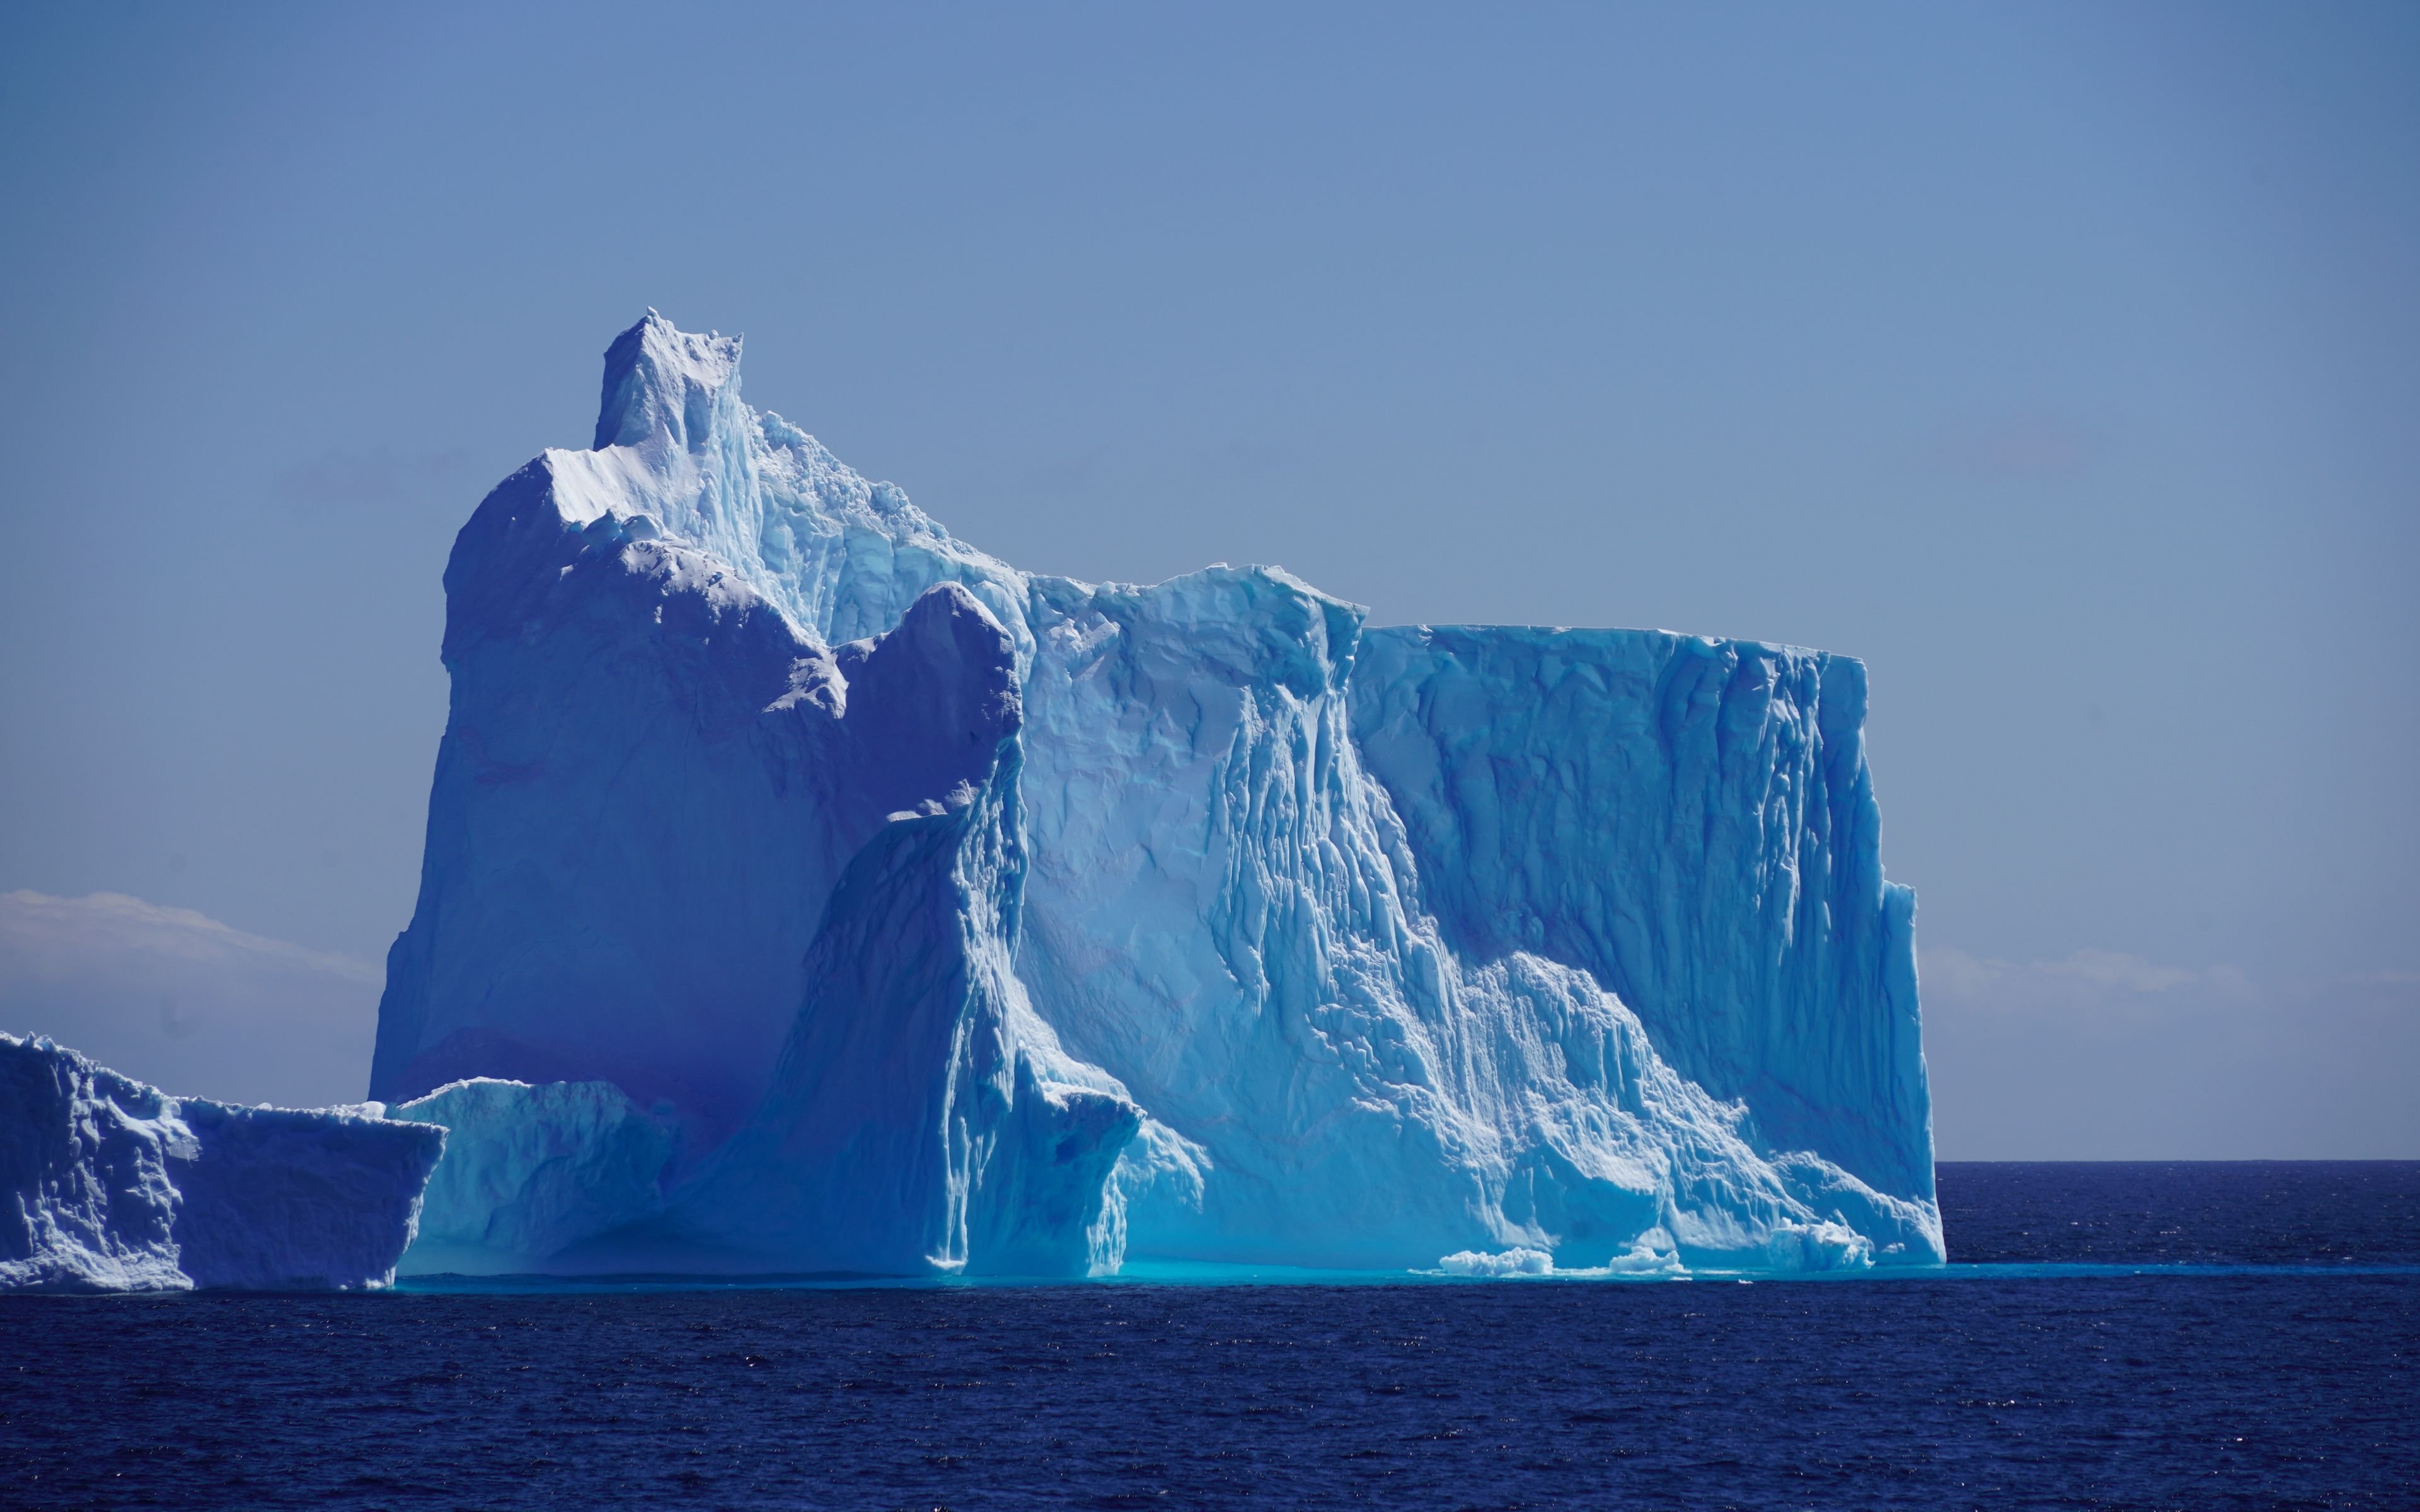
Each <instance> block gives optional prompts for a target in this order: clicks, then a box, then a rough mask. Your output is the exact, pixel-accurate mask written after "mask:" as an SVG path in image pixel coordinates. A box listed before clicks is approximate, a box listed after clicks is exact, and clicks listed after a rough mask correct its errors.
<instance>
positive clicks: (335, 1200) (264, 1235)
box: [0, 1034, 445, 1292]
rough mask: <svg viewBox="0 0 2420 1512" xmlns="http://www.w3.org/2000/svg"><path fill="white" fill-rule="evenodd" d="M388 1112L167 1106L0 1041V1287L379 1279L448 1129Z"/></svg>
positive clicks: (103, 1072) (94, 1068)
mask: <svg viewBox="0 0 2420 1512" xmlns="http://www.w3.org/2000/svg"><path fill="white" fill-rule="evenodd" d="M384 1113H385V1109H384V1108H382V1107H381V1106H380V1104H378V1103H361V1104H358V1105H355V1106H352V1107H339V1108H319V1109H314V1110H302V1109H295V1108H271V1107H265V1106H264V1107H257V1108H246V1107H236V1106H231V1105H229V1104H227V1103H211V1102H207V1101H204V1100H203V1099H200V1098H190V1097H188V1098H179V1097H172V1096H170V1095H168V1094H167V1093H165V1092H163V1091H161V1090H160V1089H159V1088H156V1087H150V1086H147V1085H146V1084H144V1083H142V1082H138V1081H135V1080H133V1079H132V1078H131V1077H127V1076H121V1075H119V1074H117V1072H114V1071H111V1070H109V1069H108V1068H107V1067H104V1066H100V1065H96V1064H95V1063H94V1062H92V1061H91V1060H90V1059H87V1058H86V1057H84V1056H81V1055H78V1054H77V1053H76V1052H74V1051H72V1050H70V1049H67V1048H65V1047H64V1046H61V1045H57V1044H54V1043H53V1042H52V1041H49V1040H47V1039H41V1038H32V1039H21V1038H19V1037H18V1036H16V1035H12V1034H0V1194H5V1196H0V1292H8V1291H182V1290H187V1289H190V1288H196V1287H225V1288H249V1289H259V1290H270V1289H274V1290H288V1289H327V1288H334V1289H340V1290H345V1289H353V1288H367V1287H382V1286H385V1285H387V1284H388V1283H389V1282H391V1281H393V1280H394V1279H395V1268H396V1261H397V1260H398V1259H400V1258H401V1257H402V1255H403V1252H404V1250H405V1249H406V1248H408V1247H409V1246H410V1245H411V1242H412V1238H413V1236H414V1234H415V1232H416V1230H417V1228H418V1225H419V1219H420V1200H421V1192H422V1189H423V1188H424V1187H425V1186H426V1185H427V1180H428V1175H429V1172H430V1171H431V1170H433V1169H434V1168H435V1167H436V1165H437V1163H438V1158H439V1156H440V1155H441V1154H442V1151H443V1149H444V1148H445V1132H444V1131H443V1130H442V1129H438V1128H434V1127H431V1126H430V1125H428V1124H426V1123H412V1122H407V1121H399V1120H396V1119H388V1118H386V1117H384Z"/></svg>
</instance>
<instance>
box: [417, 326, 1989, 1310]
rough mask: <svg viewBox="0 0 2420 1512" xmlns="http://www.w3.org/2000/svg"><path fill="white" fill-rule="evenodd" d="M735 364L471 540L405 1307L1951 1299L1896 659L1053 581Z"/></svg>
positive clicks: (422, 968)
mask: <svg viewBox="0 0 2420 1512" xmlns="http://www.w3.org/2000/svg"><path fill="white" fill-rule="evenodd" d="M739 352H740V347H739V342H738V340H737V338H736V337H721V336H712V335H706V336H701V335H696V334H691V333H687V332H680V331H677V330H675V328H674V327H673V326H672V325H671V324H669V323H668V322H666V321H665V320H663V319H662V318H660V317H659V316H656V315H655V314H654V313H653V312H650V313H649V315H648V316H647V317H646V318H645V319H644V320H642V321H641V322H640V323H639V324H638V325H636V326H634V327H632V328H631V329H630V330H629V331H628V332H624V333H623V334H622V335H621V336H620V337H619V338H617V339H616V340H615V341H614V342H613V346H612V347H611V348H610V349H609V351H608V352H607V354H606V371H605V381H604V391H603V402H602V406H601V409H600V413H599V416H598V420H597V432H596V436H595V438H594V444H593V445H592V446H591V447H590V448H589V449H587V450H584V451H572V450H557V451H549V452H547V453H545V454H544V455H541V456H539V457H538V458H537V459H536V460H535V461H533V462H532V463H530V464H529V465H528V466H527V467H525V468H523V469H522V470H521V471H519V472H517V473H515V474H514V475H513V476H512V477H510V478H508V479H506V480H505V481H504V483H503V484H501V485H499V486H498V487H497V488H496V489H495V490H494V491H493V492H492V493H490V494H489V497H488V499H487V500H486V501H484V502H483V503H482V504H481V505H480V506H479V508H478V510H477V511H476V512H475V514H474V515H473V517H472V519H471V521H470V523H469V524H468V525H466V526H465V527H464V529H463V531H462V532H461V534H460V536H459V538H458V541H457V543H456V546H455V549H454V553H453V557H452V560H451V562H450V563H449V564H448V567H447V570H446V576H445V586H446V594H447V622H446V633H445V643H444V657H445V663H446V666H447V668H448V670H449V672H450V674H451V677H452V689H453V691H452V702H451V707H450V711H449V716H448V720H447V725H446V729H445V733H444V735H443V738H442V743H441V746H440V748H439V755H438V762H437V774H436V779H435V783H434V786H433V789H432V794H431V798H430V806H429V818H428V833H427V853H426V859H425V862H424V866H423V872H422V880H421V889H420V896H419V899H418V903H417V906H416V909H415V913H414V916H413V918H412V921H411V926H410V928H409V929H407V930H406V931H405V932H404V933H403V934H402V935H401V937H400V938H399V939H398V940H397V941H396V946H395V948H394V950H393V951H392V953H391V955H390V957H389V962H388V984H387V992H386V996H385V999H384V1001H383V1003H382V1005H381V1008H380V1024H379V1036H378V1047H377V1057H376V1063H375V1066H374V1069H373V1073H372V1082H371V1088H370V1092H371V1095H372V1096H373V1097H375V1098H378V1099H380V1100H381V1101H382V1102H384V1103H389V1104H393V1105H394V1114H393V1117H395V1118H397V1119H417V1120H420V1121H423V1122H427V1123H435V1124H442V1125H443V1126H444V1127H445V1128H447V1129H448V1130H449V1131H451V1133H450V1136H449V1141H448V1143H447V1146H446V1150H445V1155H444V1159H443V1161H442V1163H441V1164H440V1165H439V1166H438V1168H437V1172H436V1175H435V1177H434V1178H433V1179H432V1180H431V1183H430V1186H429V1190H428V1196H427V1206H426V1211H425V1213H424V1215H423V1218H422V1227H421V1239H420V1242H419V1243H418V1244H417V1245H416V1246H415V1247H414V1249H413V1251H412V1252H411V1254H410V1255H408V1256H407V1257H406V1258H405V1261H404V1264H405V1268H406V1270H407V1271H409V1270H411V1269H412V1268H414V1267H415V1266H417V1267H421V1268H426V1269H504V1270H533V1269H535V1270H612V1269H629V1268H633V1267H636V1266H644V1267H646V1268H650V1269H690V1270H729V1271H748V1270H783V1271H813V1272H847V1273H884V1274H917V1273H968V1274H981V1273H1000V1274H1020V1275H1066V1274H1084V1273H1105V1272H1109V1271H1113V1270H1115V1269H1117V1268H1118V1267H1119V1265H1120V1264H1121V1263H1122V1262H1123V1261H1125V1259H1126V1258H1128V1257H1150V1258H1155V1259H1164V1260H1173V1261H1202V1262H1233V1263H1236V1264H1246V1265H1265V1264H1284V1265H1297V1266H1312V1267H1342V1268H1374V1269H1388V1270H1405V1269H1444V1270H1447V1271H1453V1272H1460V1273H1472V1274H1534V1273H1561V1272H1593V1273H1607V1274H1616V1273H1635V1274H1669V1273H1681V1272H1684V1271H1687V1270H1691V1269H1703V1268H1708V1267H1713V1268H1738V1269H1749V1270H1803V1269H1810V1268H1812V1269H1822V1268H1841V1267H1850V1268H1854V1267H1863V1266H1867V1265H1871V1264H1877V1263H1892V1262H1897V1261H1914V1262H1923V1261H1934V1260H1938V1259H1939V1258H1940V1257H1941V1255H1942V1247H1941V1235H1940V1224H1939V1218H1938V1212H1937V1209H1936V1207H1935V1205H1934V1201H1933V1190H1932V1163H1931V1117H1930V1105H1929V1101H1928V1095H1927V1090H1926V1083H1925V1072H1924V1062H1923V1056H1922V1047H1921V1042H1920V1033H1919V1019H1918V1011H1917V1003H1916V977H1915V967H1914V948H1913V936H1912V920H1913V898H1912V895H1911V894H1910V893H1908V892H1907V891H1906V889H1904V888H1901V887H1897V886H1894V885H1892V884H1890V883H1888V882H1886V881H1885V878H1884V875H1883V871H1882V866H1881V862H1880V859H1879V851H1878V841H1879V832H1880V818H1879V812H1878V810H1877V808H1876V806H1875V802H1874V797H1873V793H1872V788H1871V783H1870V779H1869V774H1868V770H1867V765H1866V761H1865V756H1864V748H1863V736H1862V733H1861V729H1862V722H1863V717H1864V712H1865V696H1866V692H1865V682H1864V671H1863V668H1862V667H1861V666H1860V665H1859V664H1858V663H1856V662H1855V661H1854V660H1852V659H1849V658H1845V657H1838V656H1826V655H1823V654H1821V653H1816V652H1809V651H1803V650H1798V649H1794V648H1786V647H1778V646H1771V645H1764V644H1759V643H1753V642H1742V641H1726V640H1706V639H1701V638H1694V637H1687V636H1678V635H1670V634H1665V633H1661V632H1642V631H1610V630H1607V631H1569V630H1546V629H1532V628H1521V627H1508V628H1496V627H1471V626H1457V627H1405V628H1386V629H1380V628H1371V627H1369V626H1367V625H1365V624H1364V613H1363V611H1362V610H1361V609H1358V608H1357V607H1355V606H1353V605H1350V604H1347V603H1344V602H1342V601H1340V600H1338V599H1335V598H1332V597H1330V596H1328V595H1326V594H1322V593H1320V592H1319V591H1317V590H1316V589H1314V588H1312V587H1311V586H1310V585H1308V584H1306V583H1304V582H1301V581H1299V580H1297V579H1295V578H1293V577H1291V576H1289V575H1288V574H1286V573H1285V572H1283V571H1281V570H1279V569H1276V568H1267V567H1250V568H1232V567H1226V566H1218V567H1212V568H1209V569H1207V570H1205V571H1202V572H1198V573H1194V574H1191V575H1189V576H1187V577H1183V578H1178V579H1172V580H1171V581H1168V582H1164V583H1160V584H1157V585H1156V586H1150V587H1135V586H1127V585H1121V584H1088V583H1082V582H1077V581H1073V580H1071V579H1064V578H1054V577H1047V576H1041V575H1036V574H1029V573H1025V572H1020V571H1018V570H1016V569H1015V568H1012V567H1010V566H1008V565H1006V564H1004V563H1001V562H999V561H997V560H995V559H993V558H991V557H989V556H987V555H985V554H984V553H983V552H981V551H979V550H976V549H974V548H971V547H970V546H968V545H966V544H964V543H962V542H960V541H958V540H957V539H955V538H954V537H953V536H952V535H951V534H950V533H949V532H947V531H946V530H944V529H943V528H942V527H941V526H940V525H939V524H937V523H936V522H935V521H933V520H932V519H931V518H929V517H926V516H925V515H924V514H923V513H922V512H921V511H919V510H918V509H916V508H915V507H914V506H913V505H912V504H910V503H909V502H908V501H907V498H906V497H905V496H904V495H903V494H901V493H900V491H899V490H898V489H896V488H894V487H892V486H890V485H887V484H872V483H868V482H867V481H866V480H864V479H862V478H861V477H859V476H858V475H857V474H856V473H854V472H852V471H849V470H847V469H846V468H845V467H843V466H842V465H841V464H840V463H839V462H838V461H836V460H835V459H834V458H833V457H832V456H831V455H830V454H829V453H828V452H826V451H825V450H824V449H823V448H822V447H821V446H820V445H818V444H817V443H816V442H815V441H814V440H813V439H812V438H810V437H809V436H807V435H806V434H804V433H803V432H801V431H799V429H797V428H796V427H794V426H792V425H791V424H788V423H787V422H785V421H783V419H781V418H780V417H779V416H777V415H774V414H771V413H769V412H760V411H757V410H753V409H750V408H749V407H747V406H746V405H744V404H743V403H741V401H740V397H739V378H738V363H739Z"/></svg>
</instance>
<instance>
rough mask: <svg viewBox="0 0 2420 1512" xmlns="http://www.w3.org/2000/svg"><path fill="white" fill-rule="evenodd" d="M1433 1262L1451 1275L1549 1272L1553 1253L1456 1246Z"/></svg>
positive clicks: (1534, 1250) (1537, 1250) (1550, 1273)
mask: <svg viewBox="0 0 2420 1512" xmlns="http://www.w3.org/2000/svg"><path fill="white" fill-rule="evenodd" d="M1437 1264H1438V1265H1440V1266H1442V1267H1444V1268H1445V1270H1446V1271H1447V1272H1448V1273H1451V1274H1453V1275H1552V1274H1554V1272H1555V1257H1553V1256H1551V1255H1549V1254H1547V1253H1546V1252H1545V1251H1544V1250H1542V1249H1520V1248H1513V1249H1508V1250H1503V1251H1501V1252H1499V1253H1497V1254H1494V1255H1490V1254H1488V1253H1487V1252H1486V1251H1484V1250H1471V1249H1466V1250H1457V1251H1455V1252H1454V1253H1453V1254H1451V1255H1449V1256H1447V1257H1445V1258H1443V1259H1441V1260H1439V1261H1437Z"/></svg>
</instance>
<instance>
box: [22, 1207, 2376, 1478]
mask: <svg viewBox="0 0 2420 1512" xmlns="http://www.w3.org/2000/svg"><path fill="white" fill-rule="evenodd" d="M1940 1191H1941V1196H1942V1205H1943V1214H1944V1223H1945V1227H1946V1228H1947V1235H1948V1242H1949V1247H1950V1253H1951V1260H1952V1263H1951V1264H1949V1265H1948V1266H1947V1267H1944V1268H1940V1269H1935V1270H1927V1271H1921V1272H1910V1273H1875V1274H1871V1275H1868V1276H1864V1277H1859V1278H1853V1279H1834V1280H1825V1279H1809V1280H1795V1281H1774V1280H1758V1281H1756V1282H1754V1283H1753V1284H1748V1283H1744V1282H1741V1281H1738V1280H1734V1279H1698V1280H1693V1281H1686V1282H1608V1281H1556V1280H1552V1279H1531V1280H1514V1281H1494V1282H1474V1281H1447V1282H1433V1281H1420V1282H1414V1281H1405V1280H1396V1281H1394V1282H1391V1283H1389V1282H1388V1281H1385V1280H1380V1279H1374V1278H1365V1279H1363V1280H1360V1281H1358V1282H1357V1283H1355V1284H1342V1285H1339V1284H1326V1283H1323V1282H1322V1281H1320V1280H1318V1279H1315V1278H1284V1279H1271V1278H1265V1277H1264V1278H1263V1279H1260V1280H1257V1281H1246V1282H1238V1283H1236V1284H1227V1285H1200V1284H1194V1285H1183V1284H1156V1283H1151V1282H1134V1281H1118V1282H1106V1283H1092V1284H1086V1285H1075V1286H1049V1287H1043V1286H1034V1287H1017V1286H970V1285H924V1286H912V1287H911V1286H890V1287H863V1286H857V1287H852V1286H834V1285H808V1284H796V1285H786V1286H759V1287H727V1286H725V1287H710V1288H702V1287H698V1286H694V1285H685V1284H681V1283H678V1282H675V1281H671V1280H662V1279H659V1280H655V1281H633V1282H628V1283H588V1284H566V1283H541V1282H534V1281H533V1282H523V1283H495V1282H484V1283H477V1284H472V1283H459V1282H446V1281H433V1282H422V1283H417V1284H415V1285H411V1286H407V1287H403V1288H396V1289H395V1290H392V1291H387V1292H380V1293H372V1294H367V1295H335V1296H331V1295H324V1294H318V1295H281V1296H263V1295H234V1294H185V1295H179V1296H165V1297H109V1298H71V1297H15V1298H5V1299H0V1505H5V1506H8V1507H12V1508H27V1509H32V1508H68V1507H109V1508H116V1507H145V1506H162V1507H178V1508H193V1509H199V1508H220V1507H228V1508H268V1507H314V1508H340V1509H354V1508H362V1509H367V1508H390V1507H391V1508H501V1507H547V1508H553V1507H562V1508H595V1507H605V1506H616V1507H666V1508H671V1507H680V1508H691V1507H694V1508H722V1507H728V1508H751V1509H753V1508H776V1507H779V1508H799V1507H851V1508H854V1507H867V1508H891V1507H909V1508H920V1509H923V1508H933V1507H951V1508H960V1509H974V1508H1005V1507H1224V1506H1238V1507H1263V1506H1266V1507H1324V1506H1342V1505H1381V1506H1418V1507H1474V1508H1482V1507H1483V1508H1495V1507H1573V1506H1584V1507H1630V1506H1637V1507H1682V1508H1692V1509H1696V1508H1723V1507H1756V1508H1763V1507H1813V1508H1827V1509H1828V1508H1844V1507H1846V1508H1854V1507H1900V1506H1904V1507H1924V1508H1956V1507H1993V1508H1997V1507H2112V1508H2129V1509H2152V1508H2167V1507H2177V1508H2196V1509H2199V1508H2227V1507H2243V1508H2256V1507H2257V1508H2264V1509H2266V1508H2276V1507H2406V1508H2408V1507H2413V1506H2420V1422H2415V1418H2416V1417H2420V1162H2359V1163H2274V1164H2272V1163H2226V1164H2161V1165H2141V1164H2124V1165H2117V1164H2112V1165H1958V1164H1947V1165H1943V1166H1942V1167H1941V1168H1940Z"/></svg>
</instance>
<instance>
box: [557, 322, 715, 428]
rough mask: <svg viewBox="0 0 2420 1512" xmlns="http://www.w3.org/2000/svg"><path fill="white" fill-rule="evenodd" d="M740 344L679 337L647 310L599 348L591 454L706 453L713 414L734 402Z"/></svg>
mask: <svg viewBox="0 0 2420 1512" xmlns="http://www.w3.org/2000/svg"><path fill="white" fill-rule="evenodd" d="M739 347H740V338H739V337H737V336H736V335H735V336H723V335H705V336H701V335H698V334H697V333H696V332H688V331H682V330H680V329H679V328H677V327H676V326H675V325H674V324H673V323H672V322H671V321H669V320H667V319H665V318H664V317H663V316H660V315H658V314H657V313H656V312H655V309H654V307H653V306H650V307H649V308H648V310H647V313H646V315H645V316H644V317H642V318H641V319H640V321H639V323H638V324H636V325H634V326H632V327H631V328H630V329H629V330H628V331H625V332H622V333H621V334H620V335H618V336H616V337H614V338H613V345H612V346H610V347H606V348H605V386H604V394H603V397H602V399H601V400H600V402H599V403H598V405H597V439H596V440H595V442H594V443H593V444H592V446H591V448H590V449H591V450H593V451H598V452H601V451H603V450H605V448H607V447H609V446H644V445H646V444H648V443H649V442H650V441H657V442H661V443H665V444H668V445H670V446H672V447H675V448H677V449H679V450H682V451H689V452H695V451H702V450H704V449H705V447H706V440H707V439H708V438H709V437H710V436H712V434H713V433H714V418H715V409H716V408H717V407H718V405H720V404H721V403H723V402H725V401H726V400H727V401H730V402H734V403H736V402H737V399H738V397H739Z"/></svg>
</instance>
